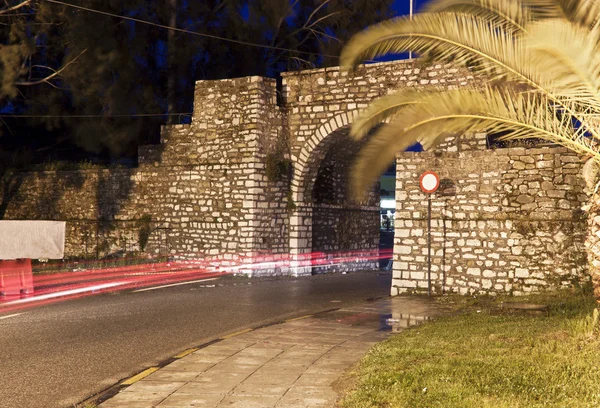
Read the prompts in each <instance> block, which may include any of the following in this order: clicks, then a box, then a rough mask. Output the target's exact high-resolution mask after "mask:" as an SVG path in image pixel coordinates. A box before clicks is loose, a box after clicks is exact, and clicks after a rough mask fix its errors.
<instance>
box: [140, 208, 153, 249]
mask: <svg viewBox="0 0 600 408" xmlns="http://www.w3.org/2000/svg"><path fill="white" fill-rule="evenodd" d="M151 223H152V216H151V215H150V214H144V215H142V217H141V218H140V220H139V222H138V227H139V232H138V237H139V238H138V242H139V244H140V251H142V252H143V251H144V250H145V249H146V245H147V244H148V239H149V238H150V234H151V233H152V228H151Z"/></svg>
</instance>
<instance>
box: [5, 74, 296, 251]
mask: <svg viewBox="0 0 600 408" xmlns="http://www.w3.org/2000/svg"><path fill="white" fill-rule="evenodd" d="M275 95H276V89H275V82H274V81H272V80H268V79H263V78H258V77H252V78H240V79H234V80H224V81H204V82H199V83H198V84H197V87H196V95H195V110H194V112H195V113H194V116H193V120H192V123H191V125H174V126H165V127H164V128H163V130H162V132H161V144H160V145H152V146H142V147H141V148H140V152H139V167H138V168H135V169H127V170H123V169H100V170H79V171H71V172H52V171H51V172H37V173H22V174H19V175H18V177H20V178H21V179H22V184H21V187H20V188H19V189H18V191H17V192H16V194H14V195H13V196H11V197H1V198H2V201H5V200H8V206H7V209H6V212H5V219H58V220H67V221H68V222H67V226H68V231H67V237H66V254H67V256H68V257H85V256H87V257H104V256H107V255H111V254H117V255H118V254H119V253H122V252H137V251H140V250H141V248H140V247H139V231H140V226H141V223H142V222H143V219H144V218H145V217H148V216H149V217H151V220H152V222H151V228H152V231H153V232H152V234H151V236H150V239H149V243H148V246H147V248H145V249H146V252H149V253H152V254H159V253H161V254H164V253H168V254H169V255H172V256H178V257H191V256H194V257H196V256H217V255H218V256H220V257H223V258H225V259H233V258H236V257H238V256H244V257H248V256H252V255H255V254H260V253H262V252H268V253H276V254H277V253H279V254H282V253H287V252H288V239H287V206H286V197H287V185H288V183H289V180H288V179H286V178H285V177H284V178H283V179H282V180H273V181H271V180H269V178H268V177H267V175H266V170H265V169H266V164H265V157H266V155H267V154H268V151H269V149H270V148H271V145H273V144H276V143H277V142H278V139H279V138H280V137H283V133H282V132H281V129H282V127H281V124H280V121H281V120H282V116H281V112H280V110H279V108H278V106H277V104H276V98H275Z"/></svg>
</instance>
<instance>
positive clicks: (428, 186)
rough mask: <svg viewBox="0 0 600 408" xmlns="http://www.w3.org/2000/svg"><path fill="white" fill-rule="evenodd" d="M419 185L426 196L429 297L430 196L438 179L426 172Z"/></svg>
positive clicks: (428, 281) (436, 186)
mask: <svg viewBox="0 0 600 408" xmlns="http://www.w3.org/2000/svg"><path fill="white" fill-rule="evenodd" d="M419 185H420V187H421V191H422V192H424V193H425V194H427V296H429V297H431V194H433V193H435V192H436V191H437V189H438V187H439V186H440V177H439V176H438V175H437V174H436V173H435V172H434V171H426V172H425V173H423V174H421V178H420V179H419Z"/></svg>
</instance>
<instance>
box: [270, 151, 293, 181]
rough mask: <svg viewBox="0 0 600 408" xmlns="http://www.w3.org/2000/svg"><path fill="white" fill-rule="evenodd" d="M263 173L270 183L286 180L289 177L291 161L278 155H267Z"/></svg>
mask: <svg viewBox="0 0 600 408" xmlns="http://www.w3.org/2000/svg"><path fill="white" fill-rule="evenodd" d="M265 167H266V168H265V172H266V173H267V178H268V179H269V180H270V181H274V182H276V181H282V180H288V179H289V178H290V176H291V170H292V161H291V160H289V159H283V158H281V157H280V155H279V154H273V153H270V154H267V156H266V158H265Z"/></svg>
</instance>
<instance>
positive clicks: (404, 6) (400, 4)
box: [394, 0, 427, 16]
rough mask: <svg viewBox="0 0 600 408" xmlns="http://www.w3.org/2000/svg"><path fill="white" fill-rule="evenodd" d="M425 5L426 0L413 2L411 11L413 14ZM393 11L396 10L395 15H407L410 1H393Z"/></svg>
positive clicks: (414, 0)
mask: <svg viewBox="0 0 600 408" xmlns="http://www.w3.org/2000/svg"><path fill="white" fill-rule="evenodd" d="M425 3H427V0H413V10H414V12H417V11H419V9H420V8H421V7H423V5H424V4H425ZM394 10H396V12H397V14H398V15H399V16H400V15H404V14H408V11H409V10H410V1H409V0H395V1H394Z"/></svg>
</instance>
